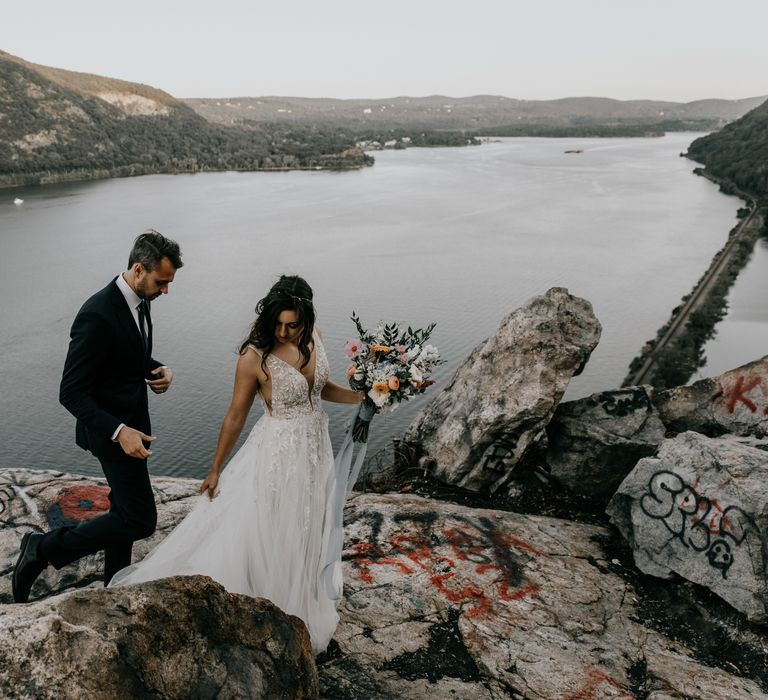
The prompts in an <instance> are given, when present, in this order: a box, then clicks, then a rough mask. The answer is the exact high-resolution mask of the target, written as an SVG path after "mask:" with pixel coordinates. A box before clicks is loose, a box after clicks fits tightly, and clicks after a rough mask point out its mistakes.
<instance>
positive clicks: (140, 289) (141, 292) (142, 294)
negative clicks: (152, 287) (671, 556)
mask: <svg viewBox="0 0 768 700" xmlns="http://www.w3.org/2000/svg"><path fill="white" fill-rule="evenodd" d="M161 294H162V292H160V291H158V292H155V293H154V294H147V285H146V282H144V280H142V281H141V282H137V283H136V296H137V297H139V299H144V301H154V300H155V299H157V297H159V296H160V295H161Z"/></svg>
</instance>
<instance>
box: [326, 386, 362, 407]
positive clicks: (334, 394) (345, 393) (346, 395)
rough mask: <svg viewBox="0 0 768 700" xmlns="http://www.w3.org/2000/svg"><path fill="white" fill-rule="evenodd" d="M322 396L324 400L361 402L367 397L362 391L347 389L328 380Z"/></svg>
mask: <svg viewBox="0 0 768 700" xmlns="http://www.w3.org/2000/svg"><path fill="white" fill-rule="evenodd" d="M320 397H321V398H322V399H323V401H332V402H333V403H360V402H361V401H362V400H363V399H364V398H365V394H364V393H363V392H362V391H352V389H345V388H344V387H341V386H339V385H338V384H334V383H333V382H331V381H328V382H326V383H325V386H324V387H323V390H322V391H321V392H320Z"/></svg>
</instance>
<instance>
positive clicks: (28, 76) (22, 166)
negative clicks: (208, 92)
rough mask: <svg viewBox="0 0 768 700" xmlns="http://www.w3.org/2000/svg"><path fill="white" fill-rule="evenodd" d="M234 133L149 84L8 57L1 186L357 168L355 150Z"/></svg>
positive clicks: (0, 101)
mask: <svg viewBox="0 0 768 700" xmlns="http://www.w3.org/2000/svg"><path fill="white" fill-rule="evenodd" d="M286 132H287V130H286V129H283V130H277V129H264V128H227V127H223V126H221V125H218V124H212V123H210V122H208V121H207V120H206V119H204V118H203V117H201V116H200V115H199V114H197V113H195V112H194V111H193V110H192V109H191V108H190V107H188V106H187V105H185V104H184V103H182V102H180V101H178V100H176V99H174V98H173V97H172V96H170V95H168V94H167V93H164V92H162V91H160V90H156V89H154V88H150V87H148V86H145V85H137V84H134V83H126V82H124V81H115V80H111V79H109V78H101V77H99V76H90V75H84V74H79V73H71V72H68V71H60V70H58V69H51V68H44V67H37V66H34V65H33V64H28V63H26V62H24V61H22V60H20V59H17V58H15V57H13V56H10V55H8V54H4V53H0V186H2V185H3V184H8V185H13V184H27V183H34V182H47V181H55V180H57V179H67V178H70V177H71V178H79V177H105V176H109V175H130V174H141V173H148V172H182V171H197V170H255V169H262V168H263V169H269V168H282V167H288V168H297V167H309V168H321V167H330V168H337V167H355V166H359V165H365V164H370V163H372V159H371V158H370V157H369V156H366V155H365V154H363V153H362V152H360V151H359V150H358V151H355V150H352V151H350V150H349V149H350V147H352V146H353V144H354V142H353V141H350V140H346V141H343V140H340V139H339V138H338V137H337V136H333V135H331V136H329V137H328V138H325V139H324V140H322V141H320V140H316V141H313V140H312V139H309V138H306V137H305V135H298V136H295V135H292V134H290V133H286Z"/></svg>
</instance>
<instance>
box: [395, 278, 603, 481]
mask: <svg viewBox="0 0 768 700" xmlns="http://www.w3.org/2000/svg"><path fill="white" fill-rule="evenodd" d="M600 331H601V327H600V323H599V321H598V320H597V318H596V317H595V315H594V312H593V310H592V305H591V304H590V303H589V302H588V301H586V300H584V299H580V298H579V297H575V296H572V295H571V294H569V293H568V290H567V289H564V288H562V287H553V288H552V289H550V290H549V291H547V292H546V294H543V295H541V296H537V297H533V298H532V299H529V300H528V302H526V304H525V305H523V306H522V307H520V308H519V309H517V310H515V311H513V312H512V313H511V314H509V315H508V316H506V317H505V318H504V319H503V320H502V322H501V325H500V326H499V329H498V330H497V331H496V333H495V335H493V336H492V337H491V338H489V339H488V340H487V341H484V342H483V343H480V345H478V346H477V347H476V348H475V349H474V350H473V351H472V353H471V354H470V356H469V357H468V358H467V359H466V360H465V361H464V363H463V364H462V365H460V366H459V368H458V369H457V370H456V373H455V374H454V376H453V378H452V379H451V381H450V382H449V384H448V386H447V387H446V388H445V389H444V390H443V391H442V392H440V393H439V394H438V395H437V396H436V397H435V398H434V399H433V400H432V402H431V403H430V404H428V405H427V407H426V408H425V409H424V411H422V413H421V414H420V415H419V416H418V417H417V418H416V420H415V421H414V422H413V423H412V425H411V426H410V427H409V428H408V431H407V433H406V435H405V440H406V442H408V443H411V444H416V445H419V446H420V448H421V450H422V452H423V454H424V456H425V457H426V458H427V459H428V460H429V463H430V464H431V465H432V471H433V474H434V476H435V477H436V478H438V479H439V480H441V481H444V482H446V483H449V484H454V485H456V486H460V487H462V488H465V489H469V490H471V491H484V490H488V489H490V490H491V491H495V490H497V489H499V488H500V487H502V486H504V485H505V484H507V483H508V482H509V480H510V478H511V470H512V468H513V467H514V466H515V465H516V464H517V463H518V462H519V461H520V459H521V458H522V457H523V455H524V454H525V452H526V451H527V450H528V448H529V447H530V446H531V445H532V444H533V443H534V441H536V440H537V439H538V438H539V437H540V436H541V434H542V431H543V429H544V428H545V426H546V425H547V423H549V420H550V418H551V417H552V414H553V412H554V410H555V408H556V407H557V404H558V403H559V401H560V399H561V398H562V396H563V393H564V392H565V390H566V388H567V387H568V382H569V381H570V379H571V377H572V376H574V375H575V374H578V373H579V372H580V371H581V370H582V369H583V368H584V365H585V364H586V362H587V360H588V359H589V356H590V354H591V353H592V350H594V348H595V346H596V345H597V342H598V340H599V339H600Z"/></svg>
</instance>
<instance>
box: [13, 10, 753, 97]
mask: <svg viewBox="0 0 768 700" xmlns="http://www.w3.org/2000/svg"><path fill="white" fill-rule="evenodd" d="M0 9H2V15H1V16H0V49H2V50H4V51H7V52H9V53H12V54H15V55H17V56H20V57H22V58H24V59H27V60H29V61H32V62H34V63H42V64H45V65H50V66H57V67H60V68H66V69H69V70H77V71H85V72H89V73H97V74H100V75H107V76H111V77H115V78H122V79H125V80H130V81H134V82H141V83H147V84H149V85H153V86H155V87H159V88H161V89H163V90H166V91H167V92H170V93H171V94H172V95H175V96H176V97H243V96H260V95H301V96H307V97H342V98H343V97H394V96H398V95H410V96H423V95H432V94H443V95H449V96H452V97H463V96H468V95H476V94H494V95H505V96H507V97H516V98H520V99H553V98H558V97H571V96H585V95H590V96H602V97H614V98H617V99H640V98H648V99H660V100H674V101H690V100H695V99H701V98H708V97H723V98H732V99H735V98H742V97H754V96H758V95H765V94H768V0H731V1H730V2H725V1H724V0H717V1H715V0H631V1H630V0H526V1H519V0H408V1H406V0H386V1H381V2H371V1H366V0H269V1H268V2H264V1H262V0H204V1H200V0H153V1H148V0H130V2H121V3H113V2H110V1H109V0H106V1H105V0H37V1H36V2H33V3H22V2H19V1H16V2H13V3H3V6H0Z"/></svg>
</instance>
